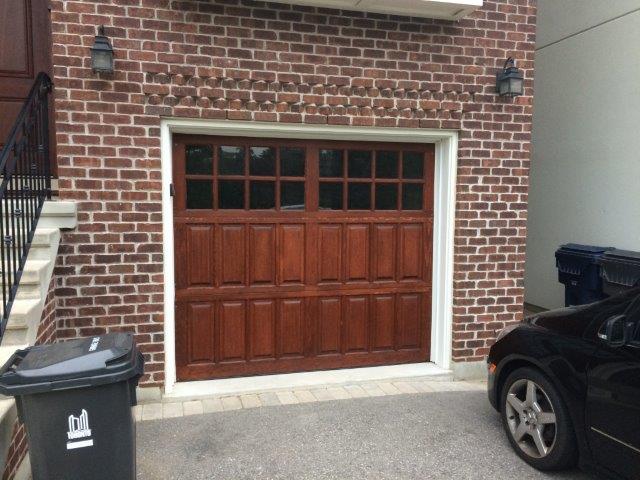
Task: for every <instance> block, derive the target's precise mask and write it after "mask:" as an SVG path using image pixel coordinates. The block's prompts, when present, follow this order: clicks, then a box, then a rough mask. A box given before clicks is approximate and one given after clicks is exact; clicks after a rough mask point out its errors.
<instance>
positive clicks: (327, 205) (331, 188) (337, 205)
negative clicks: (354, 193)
mask: <svg viewBox="0 0 640 480" xmlns="http://www.w3.org/2000/svg"><path fill="white" fill-rule="evenodd" d="M319 201H320V210H342V183H321V184H320V198H319Z"/></svg>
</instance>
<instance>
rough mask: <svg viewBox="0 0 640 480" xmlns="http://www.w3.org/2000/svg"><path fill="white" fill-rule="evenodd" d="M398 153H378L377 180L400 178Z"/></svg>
mask: <svg viewBox="0 0 640 480" xmlns="http://www.w3.org/2000/svg"><path fill="white" fill-rule="evenodd" d="M398 156H399V155H398V152H384V151H382V152H376V178H398Z"/></svg>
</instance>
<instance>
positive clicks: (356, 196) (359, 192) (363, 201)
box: [349, 183, 371, 210]
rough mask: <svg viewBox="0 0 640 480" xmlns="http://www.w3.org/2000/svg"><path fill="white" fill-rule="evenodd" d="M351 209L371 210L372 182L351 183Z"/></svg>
mask: <svg viewBox="0 0 640 480" xmlns="http://www.w3.org/2000/svg"><path fill="white" fill-rule="evenodd" d="M349 210H371V184H370V183H350V184H349Z"/></svg>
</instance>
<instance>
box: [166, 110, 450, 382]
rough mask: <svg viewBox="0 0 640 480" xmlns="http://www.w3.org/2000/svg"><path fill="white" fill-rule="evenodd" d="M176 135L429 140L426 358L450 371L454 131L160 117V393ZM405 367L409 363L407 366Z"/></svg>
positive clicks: (169, 334)
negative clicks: (431, 194) (432, 161)
mask: <svg viewBox="0 0 640 480" xmlns="http://www.w3.org/2000/svg"><path fill="white" fill-rule="evenodd" d="M175 133H183V134H192V135H218V136H230V137H251V138H286V139H304V140H345V141H372V142H374V141H375V142H393V143H433V144H435V149H436V165H435V186H434V191H435V203H434V224H433V279H432V285H433V299H432V312H431V358H430V360H431V362H432V363H434V364H435V365H436V366H438V367H440V368H441V369H443V370H450V369H451V366H452V365H451V350H452V322H453V251H454V249H453V244H454V225H455V198H456V180H457V166H458V154H457V152H458V132H456V131H453V130H438V129H415V128H378V127H344V126H330V125H304V124H284V123H262V122H237V121H226V120H206V119H203V120H199V119H182V118H164V119H162V121H161V124H160V137H161V138H160V139H161V163H162V223H163V225H162V227H163V228H162V231H163V264H164V350H165V394H170V393H171V392H172V391H173V389H174V386H175V384H176V361H175V309H174V305H175V272H174V244H173V199H172V197H171V182H172V178H173V176H172V151H173V149H172V138H173V134H175ZM406 368H407V369H410V368H411V367H410V366H407V367H406Z"/></svg>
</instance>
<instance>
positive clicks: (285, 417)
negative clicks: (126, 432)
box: [138, 391, 593, 480]
mask: <svg viewBox="0 0 640 480" xmlns="http://www.w3.org/2000/svg"><path fill="white" fill-rule="evenodd" d="M138 478H140V479H149V480H161V479H172V480H177V479H189V480H195V479H207V480H209V479H225V480H227V479H233V480H238V479H287V480H289V479H292V480H293V479H295V480H301V479H341V480H343V479H372V480H373V479H375V480H382V479H394V480H400V479H443V480H444V479H447V480H453V479H464V480H472V479H478V480H480V479H482V480H484V479H492V480H494V479H495V480H509V479H514V480H529V479H572V480H593V477H590V476H588V475H585V474H583V473H581V472H578V471H572V472H565V473H560V474H558V473H555V474H543V473H540V472H537V471H536V470H534V469H532V468H530V467H529V466H528V465H526V464H525V463H523V462H522V461H521V460H520V459H519V458H518V457H516V455H515V454H514V453H513V452H512V451H511V448H510V446H509V444H508V442H507V440H506V438H505V436H504V434H503V432H502V429H501V425H500V419H499V417H498V415H497V414H496V413H495V412H494V411H493V410H492V409H491V408H490V406H489V405H488V403H487V400H486V395H485V393H484V392H481V391H469V392H442V393H420V394H413V395H396V396H385V397H375V398H360V399H352V400H340V401H329V402H319V403H309V404H300V405H286V406H275V407H261V408H255V409H249V410H237V411H228V412H219V413H213V414H204V415H193V416H188V417H183V418H176V419H165V420H155V421H147V422H142V423H140V424H138Z"/></svg>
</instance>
